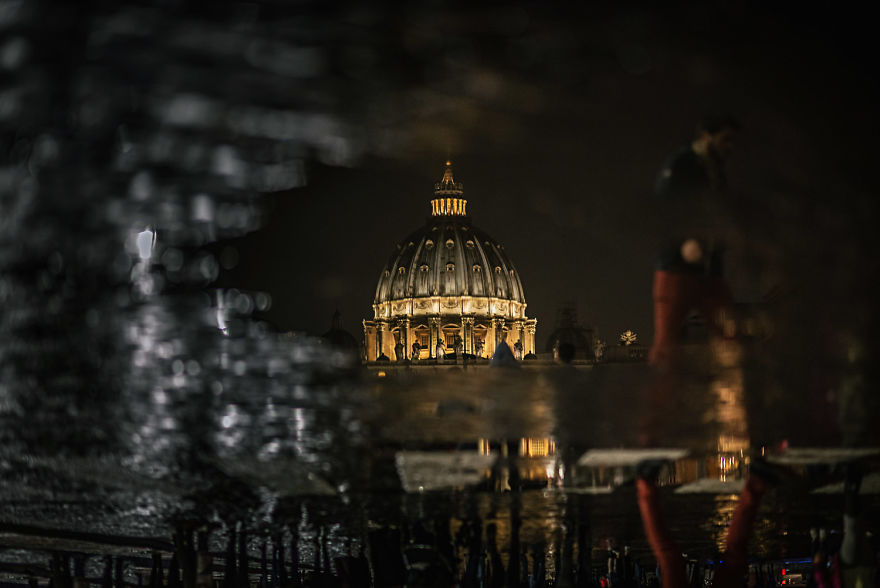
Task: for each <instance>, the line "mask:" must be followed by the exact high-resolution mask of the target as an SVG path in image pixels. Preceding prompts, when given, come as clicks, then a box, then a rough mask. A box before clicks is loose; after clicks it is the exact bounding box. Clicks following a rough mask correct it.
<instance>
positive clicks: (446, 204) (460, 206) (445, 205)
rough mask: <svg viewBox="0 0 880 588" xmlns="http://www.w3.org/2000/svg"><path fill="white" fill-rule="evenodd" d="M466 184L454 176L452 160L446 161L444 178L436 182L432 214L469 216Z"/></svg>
mask: <svg viewBox="0 0 880 588" xmlns="http://www.w3.org/2000/svg"><path fill="white" fill-rule="evenodd" d="M463 195H464V185H462V184H461V183H460V182H458V183H457V182H456V181H455V178H453V177H452V162H451V161H449V160H447V161H446V169H445V170H444V171H443V178H442V179H441V180H440V181H439V182H437V183H436V184H434V198H433V200H431V215H432V216H467V200H465V199H464V198H462V196H463Z"/></svg>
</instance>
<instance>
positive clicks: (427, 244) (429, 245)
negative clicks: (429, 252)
mask: <svg viewBox="0 0 880 588" xmlns="http://www.w3.org/2000/svg"><path fill="white" fill-rule="evenodd" d="M433 248H434V242H433V241H431V240H430V239H428V240H427V241H425V249H433Z"/></svg>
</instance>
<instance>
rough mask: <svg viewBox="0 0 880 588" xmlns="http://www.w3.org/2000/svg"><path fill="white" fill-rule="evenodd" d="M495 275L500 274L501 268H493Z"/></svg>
mask: <svg viewBox="0 0 880 588" xmlns="http://www.w3.org/2000/svg"><path fill="white" fill-rule="evenodd" d="M495 273H496V274H500V273H501V267H500V266H497V265H496V266H495Z"/></svg>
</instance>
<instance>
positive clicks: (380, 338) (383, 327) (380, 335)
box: [376, 320, 391, 359]
mask: <svg viewBox="0 0 880 588" xmlns="http://www.w3.org/2000/svg"><path fill="white" fill-rule="evenodd" d="M387 330H388V323H386V322H385V321H384V320H378V321H376V343H377V351H376V359H379V356H380V355H382V354H383V353H385V344H386V339H387V338H388V336H387V335H386V333H385V332H386V331H387ZM385 355H387V356H388V357H389V359H390V358H391V356H390V355H388V354H387V353H385Z"/></svg>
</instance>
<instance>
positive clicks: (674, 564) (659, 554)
mask: <svg viewBox="0 0 880 588" xmlns="http://www.w3.org/2000/svg"><path fill="white" fill-rule="evenodd" d="M666 463H667V462H666V461H663V460H645V461H642V462H640V463H639V464H638V465H637V466H636V492H637V496H638V502H639V512H640V513H641V516H642V525H643V527H644V530H645V536H646V537H647V539H648V543H649V544H650V546H651V551H652V552H653V553H654V557H656V558H657V563H658V564H659V567H660V574H661V576H662V577H661V582H662V585H663V586H664V588H685V587H687V586H690V581H689V580H688V575H687V571H686V566H685V563H686V562H685V559H684V558H683V557H682V550H681V548H679V546H678V544H677V543H676V542H675V540H674V539H673V538H672V534H671V533H670V531H669V527H668V526H667V524H666V521H665V519H664V517H663V513H662V511H661V509H660V491H659V489H658V487H657V476H658V475H659V474H660V470H661V469H662V468H663V466H664V465H666ZM784 473H785V470H784V469H783V468H780V467H779V466H773V465H770V464H768V463H767V462H765V461H763V460H760V459H757V460H753V461H752V465H751V467H750V471H749V477H748V479H747V480H746V483H745V486H744V487H743V489H742V492H740V495H739V501H738V502H737V505H736V510H735V511H734V513H733V517H732V518H731V520H730V525H729V527H728V528H727V538H726V540H725V552H724V559H723V561H722V562H721V563H720V565H719V566H718V569H717V570H716V571H715V574H714V580H713V583H712V585H713V586H714V587H715V588H733V587H737V588H740V587H742V586H743V584H744V578H745V576H746V572H747V564H748V542H749V537H750V535H751V533H752V526H753V524H754V522H755V516H756V515H757V514H758V507H759V506H760V503H761V498H762V497H763V496H764V494H765V493H766V492H767V490H768V489H770V488H771V487H772V486H775V485H776V484H777V483H778V482H779V481H780V479H781V478H782V477H783V475H784Z"/></svg>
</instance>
